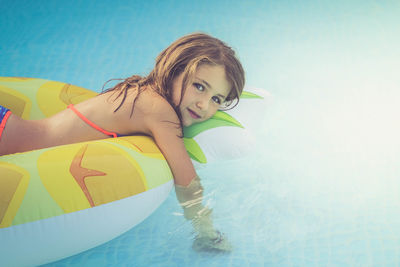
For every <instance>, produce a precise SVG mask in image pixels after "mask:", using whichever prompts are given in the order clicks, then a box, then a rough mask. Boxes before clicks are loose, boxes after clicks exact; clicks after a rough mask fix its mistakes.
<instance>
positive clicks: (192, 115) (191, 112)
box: [187, 108, 201, 119]
mask: <svg viewBox="0 0 400 267" xmlns="http://www.w3.org/2000/svg"><path fill="white" fill-rule="evenodd" d="M187 110H188V111H189V114H190V116H191V117H192V118H193V119H200V118H201V117H200V116H199V115H198V114H197V113H196V112H194V111H193V110H191V109H189V108H188V109H187Z"/></svg>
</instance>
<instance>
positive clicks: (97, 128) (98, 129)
mask: <svg viewBox="0 0 400 267" xmlns="http://www.w3.org/2000/svg"><path fill="white" fill-rule="evenodd" d="M68 108H69V109H71V110H72V111H73V112H75V114H76V115H78V117H79V118H81V119H82V120H83V121H84V122H86V123H87V124H89V125H90V126H92V127H93V128H94V129H96V130H97V131H99V132H102V133H103V134H106V135H108V136H112V137H114V138H116V137H118V135H117V134H116V133H113V132H108V131H106V130H104V129H103V128H101V127H99V126H98V125H97V124H94V123H93V122H92V121H90V120H89V119H88V118H86V117H85V116H83V114H82V113H80V112H79V111H78V110H77V109H76V108H75V107H74V105H72V104H70V105H68Z"/></svg>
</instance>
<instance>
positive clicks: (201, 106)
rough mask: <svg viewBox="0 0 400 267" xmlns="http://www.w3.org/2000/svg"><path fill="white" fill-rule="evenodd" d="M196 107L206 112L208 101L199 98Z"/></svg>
mask: <svg viewBox="0 0 400 267" xmlns="http://www.w3.org/2000/svg"><path fill="white" fill-rule="evenodd" d="M196 105H197V107H198V108H199V109H201V110H206V109H207V108H208V100H207V99H206V98H205V97H204V98H200V99H198V100H197V103H196Z"/></svg>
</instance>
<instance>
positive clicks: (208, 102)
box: [172, 64, 231, 127]
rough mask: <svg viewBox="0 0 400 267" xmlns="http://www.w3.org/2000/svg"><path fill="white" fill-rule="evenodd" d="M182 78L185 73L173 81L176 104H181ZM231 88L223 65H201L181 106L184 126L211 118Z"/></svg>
mask: <svg viewBox="0 0 400 267" xmlns="http://www.w3.org/2000/svg"><path fill="white" fill-rule="evenodd" d="M182 80H183V74H180V75H179V76H177V77H176V78H175V80H174V81H173V93H172V97H173V101H174V104H175V105H178V104H179V101H180V98H181V92H182ZM230 90H231V84H230V83H229V82H228V81H227V79H226V75H225V68H224V67H223V66H219V65H208V64H203V65H200V66H199V67H198V68H197V70H196V72H195V74H194V77H193V81H192V82H191V84H190V85H189V86H188V88H186V91H185V94H184V95H183V99H182V102H181V104H180V106H179V109H180V112H181V115H182V122H183V126H185V127H187V126H190V125H192V124H193V123H198V122H202V121H205V120H208V119H209V118H211V117H212V116H213V115H214V114H215V112H217V110H218V109H219V108H220V107H221V105H222V104H223V103H224V101H225V99H226V97H227V96H228V94H229V92H230Z"/></svg>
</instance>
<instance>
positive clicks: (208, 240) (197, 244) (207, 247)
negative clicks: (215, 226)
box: [192, 231, 232, 253]
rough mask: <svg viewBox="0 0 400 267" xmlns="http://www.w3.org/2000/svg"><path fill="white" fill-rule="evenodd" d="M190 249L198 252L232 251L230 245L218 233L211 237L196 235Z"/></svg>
mask: <svg viewBox="0 0 400 267" xmlns="http://www.w3.org/2000/svg"><path fill="white" fill-rule="evenodd" d="M192 247H193V249H194V250H195V251H199V252H201V251H204V252H215V253H227V252H231V251H232V245H231V244H230V243H229V241H228V240H227V239H226V237H225V236H224V235H223V234H221V233H220V232H219V231H216V232H215V233H213V234H212V235H198V236H197V237H196V239H195V240H194V242H193V246H192Z"/></svg>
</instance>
